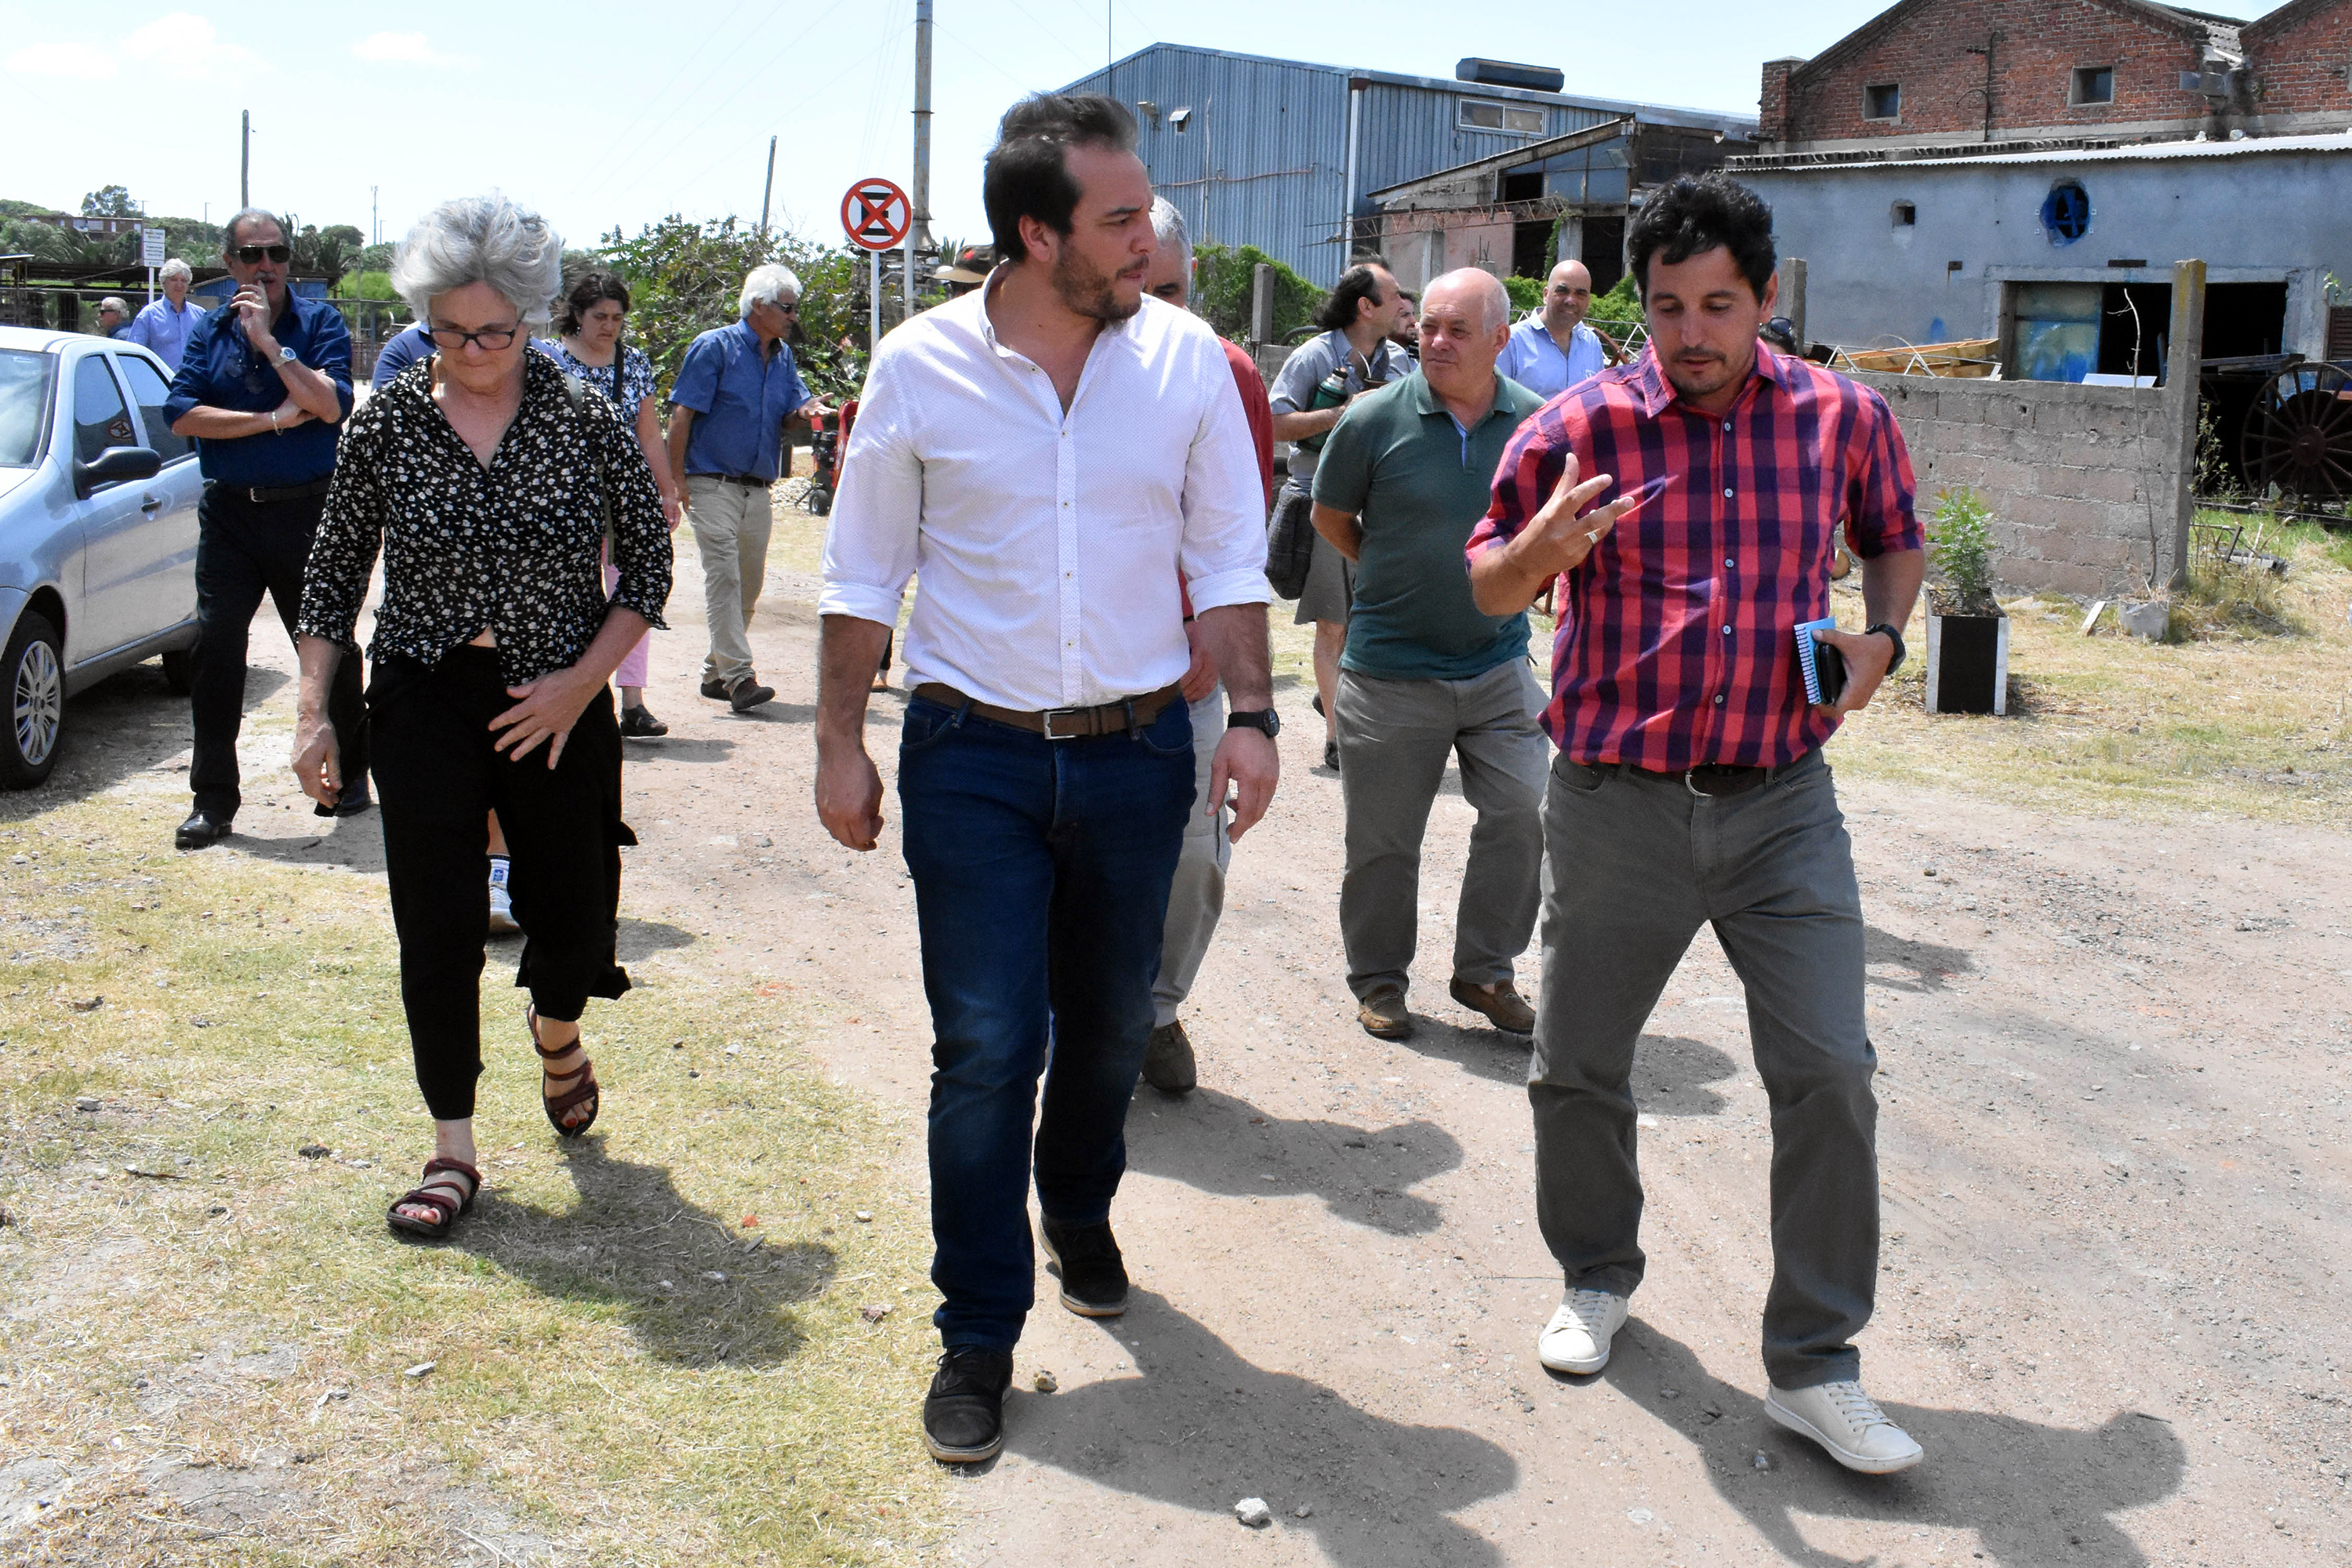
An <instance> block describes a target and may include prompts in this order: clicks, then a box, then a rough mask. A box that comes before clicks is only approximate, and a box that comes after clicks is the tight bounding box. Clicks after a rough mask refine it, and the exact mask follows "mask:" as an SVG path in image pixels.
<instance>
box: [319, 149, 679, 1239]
mask: <svg viewBox="0 0 2352 1568" xmlns="http://www.w3.org/2000/svg"><path fill="white" fill-rule="evenodd" d="M392 279H393V286H394V288H395V289H399V290H400V293H401V296H402V298H404V299H405V300H407V301H408V303H409V305H410V307H411V308H412V309H413V310H415V312H416V315H417V319H418V320H419V321H424V322H425V323H426V325H427V327H428V329H429V330H430V331H431V333H432V338H433V344H434V349H435V352H434V353H433V354H432V355H431V357H429V358H427V359H424V360H420V361H419V362H417V363H415V364H413V365H411V366H410V367H409V368H408V369H407V370H405V371H403V372H402V373H401V374H399V375H398V376H396V377H394V379H393V380H392V381H391V382H390V383H389V384H386V385H385V386H384V388H383V390H382V391H380V392H378V393H377V394H376V395H374V396H373V397H372V398H371V399H369V401H368V402H367V404H366V405H365V406H363V407H362V408H361V409H360V410H359V411H358V412H357V413H355V414H354V415H353V416H352V418H351V419H350V420H349V421H348V422H347V424H346V426H345V430H344V435H343V447H342V452H341V459H340V461H339V462H338V463H337V464H336V468H335V478H334V485H333V488H332V489H331V490H329V492H328V494H327V504H326V511H325V515H324V516H323V518H322V519H321V520H320V525H319V532H318V538H317V542H316V543H315V544H314V545H313V546H312V549H311V552H310V570H309V573H308V574H307V575H306V577H305V579H304V584H303V594H302V613H301V616H300V617H299V620H298V622H297V624H296V628H295V629H296V634H297V637H298V638H299V643H298V646H299V648H300V651H301V658H302V688H301V700H300V707H299V714H298V717H297V720H296V726H295V737H294V771H295V773H296V776H297V777H298V778H299V781H300V783H301V785H302V788H303V791H304V793H306V794H308V795H310V796H311V797H312V798H313V799H317V800H321V801H332V800H334V799H335V798H336V795H337V791H338V790H339V789H340V788H341V761H340V759H339V757H338V756H337V754H336V750H335V739H334V732H333V731H332V729H331V727H330V726H329V725H328V723H327V722H326V721H325V719H324V717H323V714H324V708H325V700H326V692H327V689H328V684H329V681H330V679H331V677H332V674H333V672H334V669H335V667H336V665H337V664H338V663H339V662H340V661H341V659H343V658H350V657H353V656H355V655H356V653H357V651H358V649H357V645H356V644H355V643H354V642H353V640H352V631H353V627H354V626H356V624H357V621H358V618H359V612H360V606H361V604H362V600H364V599H365V597H366V595H367V587H368V577H369V574H370V572H371V571H372V569H373V566H374V563H375V557H376V553H377V551H378V549H379V548H381V550H382V551H383V605H382V607H381V608H380V609H379V610H378V611H377V613H376V623H375V640H374V642H373V645H372V646H371V647H370V648H369V649H368V653H369V657H370V658H373V661H374V670H373V679H372V680H371V681H370V683H369V687H368V694H367V695H368V712H369V729H370V733H371V736H372V738H373V747H374V752H373V758H374V773H375V783H376V791H377V795H378V798H379V800H380V802H381V804H382V808H383V839H384V862H385V871H386V874H387V879H388V880H389V881H390V884H391V892H392V915H393V923H394V927H395V928H396V929H397V931H398V932H399V935H400V989H401V1001H402V1004H403V1005H404V1009H405V1011H406V1013H407V1016H408V1033H409V1042H410V1046H411V1048H412V1050H413V1051H414V1054H415V1061H416V1080H417V1084H418V1087H419V1088H420V1089H423V1090H424V1094H425V1105H426V1107H427V1108H428V1109H429V1110H431V1112H432V1115H433V1121H434V1142H435V1149H434V1157H433V1159H432V1160H431V1161H430V1162H429V1163H427V1164H426V1165H425V1180H424V1182H423V1183H422V1184H420V1185H419V1186H417V1187H416V1189H415V1190H414V1191H413V1192H410V1193H408V1194H405V1195H404V1196H403V1197H401V1198H400V1199H398V1200H397V1201H395V1202H394V1204H393V1205H392V1207H391V1209H390V1210H389V1212H388V1214H387V1215H386V1218H387V1219H388V1221H389V1222H390V1224H391V1226H392V1227H393V1228H394V1230H395V1231H399V1232H403V1233H405V1234H407V1235H412V1236H420V1237H444V1236H446V1235H448V1234H449V1231H450V1229H451V1227H452V1226H455V1225H456V1224H457V1219H458V1217H459V1216H460V1215H464V1214H465V1213H466V1212H467V1210H469V1209H471V1208H472V1207H473V1205H474V1200H475V1197H476V1195H477V1194H478V1192H479V1190H480V1186H481V1174H480V1172H479V1171H478V1169H477V1167H476V1164H475V1156H474V1135H473V1115H474V1082H475V1079H477V1078H478V1076H479V1075H480V1072H481V1029H480V1022H479V1019H480V994H479V993H480V984H481V972H482V946H483V938H484V936H485V934H486V927H487V923H488V906H487V905H486V903H485V902H484V900H483V898H482V884H481V879H480V877H481V874H480V867H481V865H482V858H483V850H484V847H485V826H484V825H485V819H486V817H487V816H488V813H489V812H490V811H492V810H495V811H497V812H498V814H499V819H500V820H501V821H502V822H503V823H504V824H505V826H506V832H507V840H508V843H509V847H510V849H511V853H512V856H513V861H512V873H511V882H510V889H511V893H512V897H513V900H514V910H515V914H516V917H517V918H518V919H519V920H520V921H521V923H522V925H523V927H524V929H525V931H527V932H528V933H529V936H528V940H527V942H526V943H525V945H524V948H523V953H522V962H521V965H520V969H519V971H518V973H517V974H516V977H515V984H517V985H519V986H523V987H527V988H528V989H529V990H530V995H531V1001H530V1006H529V1007H528V1008H526V1009H525V1012H524V1017H525V1020H526V1022H527V1023H528V1024H529V1026H530V1034H531V1043H532V1045H533V1047H535V1048H536V1049H537V1050H538V1052H539V1054H540V1056H541V1058H544V1060H543V1062H542V1067H543V1068H544V1078H543V1081H542V1085H541V1099H542V1100H544V1102H545V1108H546V1111H547V1119H548V1121H550V1122H551V1124H553V1126H554V1128H555V1130H556V1131H557V1132H558V1133H559V1134H561V1135H562V1136H563V1137H566V1138H577V1137H579V1136H580V1135H581V1134H582V1133H583V1132H585V1131H588V1127H589V1124H590V1123H591V1122H593V1121H594V1120H595V1119H596V1111H597V1109H598V1104H599V1096H598V1089H597V1083H596V1075H595V1071H594V1069H593V1067H592V1066H591V1064H590V1062H589V1060H588V1058H587V1055H586V1053H585V1052H584V1051H583V1049H582V1048H581V1045H580V1016H581V1015H582V1013H583V1012H584V1011H585V1010H586V1007H587V1003H588V998H589V997H591V996H604V997H615V996H618V995H620V994H622V993H623V992H624V991H625V990H627V989H628V985H629V977H628V975H627V974H626V973H624V972H623V971H622V969H621V967H620V965H619V963H617V962H616V956H617V955H616V952H615V947H614V941H615V936H616V934H617V931H618V914H619V907H620V882H621V858H620V847H621V846H622V845H624V844H629V843H634V842H635V839H634V837H632V836H631V835H630V833H629V830H628V827H627V826H626V825H625V824H624V823H623V822H622V820H621V736H620V731H619V729H618V727H617V726H616V724H615V723H614V715H613V700H612V695H611V692H610V690H609V689H607V687H606V685H605V682H606V680H607V679H609V678H610V677H611V675H612V673H613V670H614V668H615V667H616V666H618V665H619V663H620V662H621V658H622V656H623V655H625V654H626V653H627V652H628V650H629V649H630V648H631V647H633V646H635V643H636V641H637V640H638V639H639V638H640V637H643V636H644V635H645V634H646V630H647V628H649V627H656V626H661V625H662V620H661V612H662V606H663V605H664V604H665V603H666V602H667V599H668V597H669V586H670V546H669V531H668V529H667V526H666V525H665V523H664V521H663V518H662V508H661V498H660V495H659V493H658V491H657V490H656V488H655V485H654V478H653V473H652V470H651V469H650V468H647V467H646V458H645V454H644V453H643V452H642V451H641V450H639V449H638V446H637V443H636V441H635V439H634V438H633V437H632V435H631V433H630V431H629V429H628V427H627V426H625V424H624V423H623V422H622V421H621V419H620V418H619V417H618V416H616V415H615V414H614V411H613V408H612V405H610V404H609V403H607V402H606V401H605V400H604V398H602V397H598V396H595V395H592V394H586V393H584V392H583V390H582V389H580V388H578V387H577V386H576V385H575V384H572V383H570V382H568V381H567V380H566V378H565V377H564V375H563V374H562V371H560V370H558V369H557V368H556V366H555V365H554V364H553V363H552V362H551V361H550V360H549V359H548V358H547V357H546V356H545V355H544V354H538V353H531V352H530V333H529V331H528V330H527V329H528V328H529V326H530V324H531V323H534V322H545V321H547V320H548V319H549V316H550V310H549V306H550V303H551V301H552V300H553V299H554V297H555V292H556V289H557V288H558V287H559V286H560V284H561V281H562V242H561V241H560V240H559V239H558V238H557V237H556V235H555V232H554V231H553V230H552V229H551V228H550V227H549V226H547V223H546V221H545V220H544V219H542V218H541V217H540V216H539V215H538V214H536V213H533V212H530V211H529V210H527V209H525V208H522V207H520V206H518V205H515V204H514V203H512V202H510V201H509V200H507V199H506V198H505V197H503V196H499V195H490V196H477V197H468V198H467V199H464V200H460V201H452V202H445V203H443V204H442V205H439V206H437V207H436V208H434V209H433V210H432V211H431V212H428V213H426V214H425V216H424V217H423V218H421V219H419V220H418V222H417V225H416V226H415V228H413V229H411V230H410V231H409V235H408V238H407V240H406V241H405V242H404V244H403V245H402V247H401V248H400V252H399V255H398V257H397V258H395V259H394V263H393V269H392ZM608 533H609V534H610V535H611V538H612V545H613V549H612V553H613V563H614V565H615V566H616V567H618V568H619V573H620V576H619V581H618V583H617V584H616V586H615V587H614V590H613V591H612V592H611V593H610V594H609V595H608V594H607V593H606V591H605V589H604V576H603V571H602V560H601V555H602V546H603V543H604V539H605V536H606V535H607V534H608Z"/></svg>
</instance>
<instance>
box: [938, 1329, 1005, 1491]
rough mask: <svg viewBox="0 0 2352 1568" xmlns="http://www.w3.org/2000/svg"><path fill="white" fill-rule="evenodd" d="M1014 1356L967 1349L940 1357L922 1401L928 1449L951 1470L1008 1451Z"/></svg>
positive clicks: (977, 1348)
mask: <svg viewBox="0 0 2352 1568" xmlns="http://www.w3.org/2000/svg"><path fill="white" fill-rule="evenodd" d="M1012 1386H1013V1352H1011V1351H992V1350H989V1349H987V1348H986V1347H984V1346H980V1345H965V1346H962V1347H961V1348H960V1349H955V1350H950V1351H949V1352H946V1353H945V1354H944V1355H942V1356H940V1370H939V1371H938V1372H937V1373H934V1374H932V1377H931V1391H930V1393H929V1394H925V1395H924V1396H923V1447H926V1448H929V1450H930V1451H931V1458H934V1459H938V1460H940V1461H942V1462H943V1463H946V1464H950V1465H977V1464H980V1463H982V1461H984V1460H988V1459H992V1458H996V1455H997V1451H998V1450H999V1449H1001V1448H1003V1447H1004V1391H1005V1390H1006V1389H1008V1388H1010V1387H1012Z"/></svg>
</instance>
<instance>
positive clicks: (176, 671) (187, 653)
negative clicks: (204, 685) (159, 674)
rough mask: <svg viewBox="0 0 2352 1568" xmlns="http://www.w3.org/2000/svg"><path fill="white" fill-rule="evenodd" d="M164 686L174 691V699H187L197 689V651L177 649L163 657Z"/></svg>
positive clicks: (190, 648) (187, 648)
mask: <svg viewBox="0 0 2352 1568" xmlns="http://www.w3.org/2000/svg"><path fill="white" fill-rule="evenodd" d="M163 684H164V685H166V686H168V687H170V688H171V689H172V695H173V696H174V697H185V696H186V695H187V694H188V693H189V692H190V691H192V690H194V689H195V684H196V650H195V649H194V648H192V647H175V648H173V650H172V651H171V652H169V653H167V654H165V655H164V656H163Z"/></svg>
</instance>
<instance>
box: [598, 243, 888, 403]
mask: <svg viewBox="0 0 2352 1568" xmlns="http://www.w3.org/2000/svg"><path fill="white" fill-rule="evenodd" d="M599 255H600V259H601V260H602V261H603V262H604V265H606V266H608V267H610V268H613V269H614V271H615V272H618V273H619V274H620V275H621V276H622V277H624V278H625V279H628V283H629V291H630V293H631V294H632V295H633V296H634V300H633V301H632V303H633V306H634V309H633V310H632V311H631V312H630V315H631V320H630V322H629V340H630V342H633V343H635V345H636V346H637V347H639V348H642V349H643V350H645V351H646V355H647V357H649V358H650V359H651V360H652V361H653V365H654V379H655V383H656V386H657V387H658V389H659V390H660V391H661V392H663V393H667V391H668V390H669V386H670V384H671V383H672V382H673V381H674V380H675V379H676V378H677V369H678V365H679V363H680V362H681V361H683V360H684V359H685V357H686V349H687V345H688V343H691V342H693V341H694V340H695V338H696V336H697V335H698V334H699V333H702V332H706V331H709V330H710V329H711V328H713V327H723V326H725V325H727V323H729V322H730V321H734V320H735V319H736V314H735V302H736V300H737V299H738V297H740V294H741V292H742V289H743V275H744V274H745V273H747V272H749V271H751V268H754V267H758V266H761V265H762V264H763V263H766V262H770V261H781V262H782V263H783V264H784V265H785V266H787V267H789V268H792V269H793V271H794V272H795V273H797V274H798V275H799V277H800V280H801V289H802V293H801V316H800V324H801V339H802V341H801V342H797V343H795V344H794V345H793V357H794V358H795V359H796V360H797V361H798V362H799V364H800V372H801V379H802V380H803V381H804V382H806V383H807V384H808V387H809V390H810V391H812V392H814V393H815V394H817V395H819V396H821V397H824V398H825V399H827V400H828V401H831V400H836V399H839V398H842V397H852V396H856V392H857V386H858V384H859V382H860V381H861V380H862V378H863V374H864V373H863V357H864V356H863V355H861V354H856V353H845V352H844V351H843V349H842V348H841V346H840V345H841V343H842V342H843V340H844V339H845V338H846V337H853V336H856V335H858V334H862V333H863V332H864V331H865V326H866V323H865V322H864V321H863V320H862V319H860V314H859V311H858V309H857V300H856V293H857V280H856V269H857V268H858V267H859V266H860V265H861V261H862V258H852V257H851V256H850V255H849V253H848V251H847V249H846V248H845V247H832V246H824V245H818V244H814V243H813V242H811V241H809V240H805V239H803V238H801V237H798V236H796V235H793V234H789V233H786V232H784V231H783V230H782V229H771V230H769V231H768V232H767V233H766V234H764V235H763V234H761V232H760V228H759V226H758V225H756V224H747V223H744V222H742V221H741V220H740V219H738V218H736V217H734V216H732V215H730V216H727V217H724V218H717V219H711V220H708V221H703V222H697V221H695V220H693V219H689V218H685V217H680V216H677V215H675V214H673V215H672V216H668V217H666V218H664V219H662V220H661V221H660V222H659V223H656V224H649V225H647V226H646V227H644V228H643V229H641V230H639V231H638V233H637V234H636V235H635V237H623V235H622V233H621V231H620V230H618V229H614V231H613V232H612V233H610V234H608V235H606V236H605V237H604V240H603V242H602V246H601V249H600V253H599Z"/></svg>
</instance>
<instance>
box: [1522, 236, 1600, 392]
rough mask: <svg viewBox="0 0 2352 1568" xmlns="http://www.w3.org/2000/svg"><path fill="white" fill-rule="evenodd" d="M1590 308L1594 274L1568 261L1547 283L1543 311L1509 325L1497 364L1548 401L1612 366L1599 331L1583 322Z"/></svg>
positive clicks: (1559, 267) (1576, 263)
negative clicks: (1511, 325)
mask: <svg viewBox="0 0 2352 1568" xmlns="http://www.w3.org/2000/svg"><path fill="white" fill-rule="evenodd" d="M1591 309H1592V274H1591V272H1589V271H1587V270H1586V269H1585V266H1584V263H1583V262H1581V261H1577V260H1573V259H1570V260H1567V261H1563V262H1561V263H1560V264H1559V266H1557V267H1555V268H1552V269H1551V276H1550V277H1549V279H1546V280H1545V282H1544V302H1543V309H1542V310H1538V311H1537V312H1536V313H1535V314H1534V315H1532V316H1529V317H1528V319H1527V320H1526V321H1521V322H1520V323H1519V324H1518V325H1517V326H1516V327H1514V328H1512V329H1511V341H1510V342H1509V344H1508V345H1507V346H1506V347H1505V348H1504V350H1503V357H1502V358H1501V359H1500V360H1499V361H1497V362H1496V366H1495V368H1496V369H1497V370H1499V371H1501V372H1502V373H1503V374H1505V375H1507V376H1509V377H1510V378H1511V379H1512V380H1513V381H1516V382H1517V383H1518V384H1520V385H1521V386H1524V387H1526V388H1527V389H1528V391H1529V392H1532V393H1534V394H1535V395H1537V396H1538V397H1540V398H1544V399H1546V400H1547V401H1549V399H1551V398H1554V397H1558V396H1559V395H1560V394H1561V393H1563V392H1566V391H1567V390H1568V389H1569V388H1570V387H1571V386H1574V385H1576V384H1578V383H1580V382H1582V381H1586V380H1589V379H1591V377H1593V376H1596V375H1599V374H1601V372H1602V371H1603V370H1605V369H1607V368H1608V364H1609V359H1608V356H1607V354H1605V353H1603V352H1602V351H1601V334H1600V333H1599V332H1596V331H1593V330H1592V329H1591V327H1588V326H1586V325H1585V324H1584V313H1585V312H1586V311H1587V310H1591Z"/></svg>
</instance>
